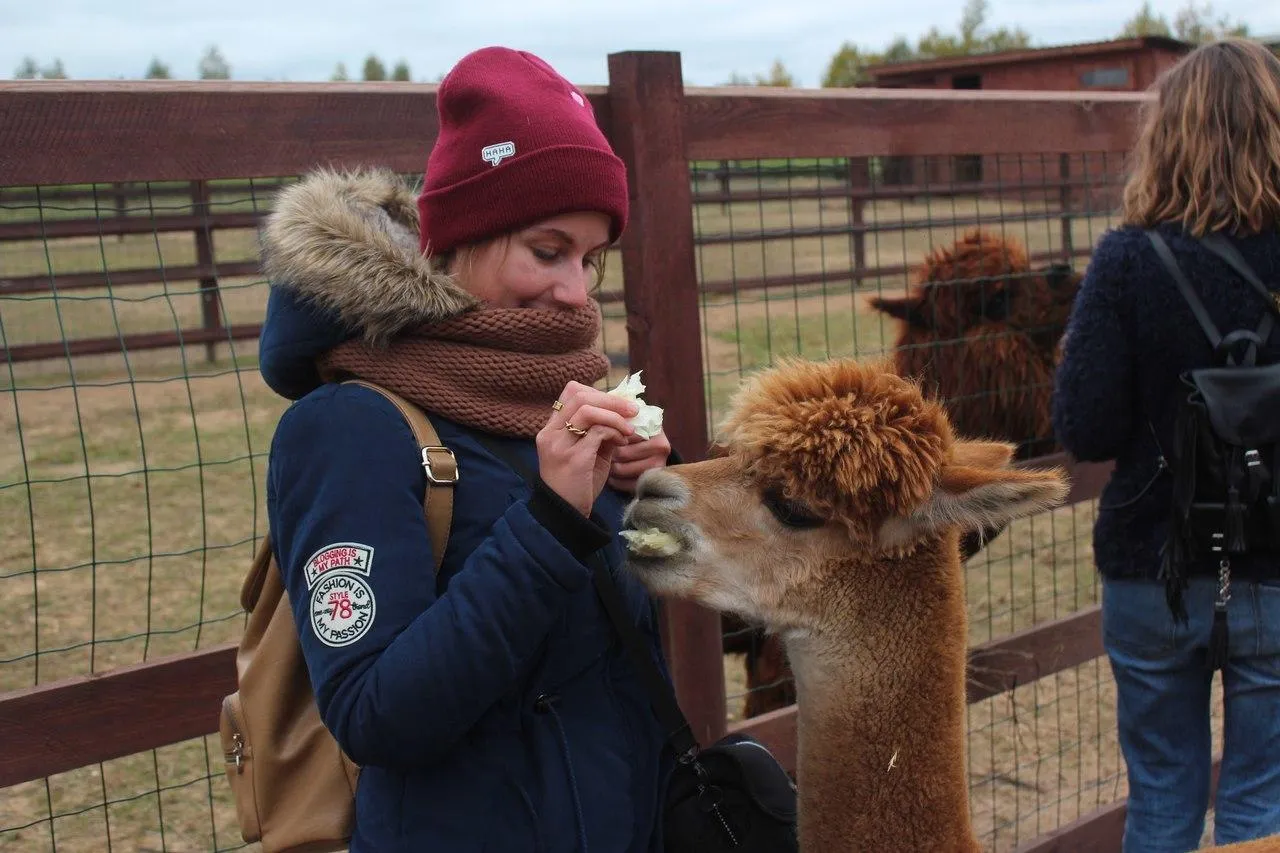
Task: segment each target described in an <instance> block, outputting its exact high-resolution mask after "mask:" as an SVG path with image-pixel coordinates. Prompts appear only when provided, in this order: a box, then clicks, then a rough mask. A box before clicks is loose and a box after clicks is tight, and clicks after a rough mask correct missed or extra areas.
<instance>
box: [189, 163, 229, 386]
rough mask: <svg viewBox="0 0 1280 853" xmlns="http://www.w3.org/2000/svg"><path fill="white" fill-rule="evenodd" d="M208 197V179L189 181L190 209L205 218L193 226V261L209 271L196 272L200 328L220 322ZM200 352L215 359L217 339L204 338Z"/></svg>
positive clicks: (211, 329) (209, 358) (218, 324)
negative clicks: (198, 285)
mask: <svg viewBox="0 0 1280 853" xmlns="http://www.w3.org/2000/svg"><path fill="white" fill-rule="evenodd" d="M209 197H210V194H209V183H208V181H192V182H191V212H192V213H194V214H195V215H196V216H199V217H202V218H203V219H204V220H205V221H203V222H201V224H199V225H197V226H196V231H195V237H196V264H198V265H199V266H200V267H201V268H203V269H207V270H209V271H210V272H209V273H207V274H204V273H202V274H201V275H200V317H201V323H202V325H203V326H204V328H205V329H207V330H209V331H213V330H214V329H217V328H218V327H219V326H221V325H222V310H221V304H220V302H219V299H218V278H217V276H215V275H214V274H213V272H212V270H213V231H212V230H210V228H209V226H208V217H209ZM204 353H205V358H206V359H207V360H208V361H210V362H212V361H216V360H217V358H218V344H217V342H216V341H213V340H210V341H207V342H206V343H205V345H204Z"/></svg>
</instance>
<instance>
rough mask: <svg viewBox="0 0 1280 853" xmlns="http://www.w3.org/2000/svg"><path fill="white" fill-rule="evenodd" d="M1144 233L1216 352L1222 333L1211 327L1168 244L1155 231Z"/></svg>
mask: <svg viewBox="0 0 1280 853" xmlns="http://www.w3.org/2000/svg"><path fill="white" fill-rule="evenodd" d="M1146 233H1147V239H1148V240H1150V241H1151V245H1152V246H1153V247H1155V250H1156V255H1158V256H1159V258H1160V262H1161V263H1162V264H1164V267H1165V269H1167V270H1168V271H1169V274H1170V275H1171V276H1173V280H1174V282H1175V283H1176V284H1177V285H1178V290H1179V291H1180V292H1181V293H1182V298H1183V299H1185V300H1186V302H1187V304H1188V305H1189V306H1191V313H1192V314H1195V315H1196V322H1198V323H1199V324H1200V328H1201V329H1203V330H1204V333H1205V336H1206V337H1208V338H1209V343H1211V344H1213V349H1214V351H1215V352H1216V351H1217V349H1218V347H1219V346H1220V345H1221V344H1222V333H1221V332H1219V331H1218V327H1217V326H1215V325H1213V320H1212V318H1210V317H1209V312H1208V311H1206V310H1205V307H1204V303H1203V302H1201V301H1200V297H1199V296H1197V295H1196V291H1195V288H1193V287H1192V286H1191V282H1189V281H1187V277H1186V275H1184V274H1183V272H1182V268H1181V267H1179V266H1178V262H1177V261H1176V260H1174V257H1173V252H1171V251H1169V244H1168V243H1166V242H1165V241H1164V238H1163V237H1161V236H1160V235H1159V234H1157V233H1156V232H1155V231H1147V232H1146Z"/></svg>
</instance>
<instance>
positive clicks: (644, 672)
mask: <svg viewBox="0 0 1280 853" xmlns="http://www.w3.org/2000/svg"><path fill="white" fill-rule="evenodd" d="M473 435H474V436H475V438H476V440H477V441H479V442H480V443H481V444H483V445H484V446H485V448H487V449H488V451H489V452H490V453H492V454H493V455H494V456H496V457H497V458H498V459H501V460H502V461H503V462H505V463H506V464H507V465H508V466H509V467H510V468H511V470H512V471H515V472H516V473H517V474H519V475H520V476H521V477H523V478H524V479H525V481H526V482H528V483H534V482H536V480H537V475H536V474H535V473H534V472H533V471H532V470H530V468H529V466H528V465H526V464H525V462H524V460H523V459H520V458H519V457H517V456H516V455H515V454H514V453H512V452H511V448H509V447H507V446H504V445H503V444H501V443H500V442H497V441H494V440H493V438H492V436H489V435H487V434H485V433H482V432H476V433H473ZM588 563H589V565H590V566H591V580H592V582H593V583H594V585H595V588H596V595H598V596H599V597H600V603H601V604H603V605H604V609H605V612H606V613H607V614H608V615H609V621H611V622H612V623H613V627H614V630H615V631H617V633H618V639H619V640H620V641H621V642H622V646H623V648H624V649H626V651H627V655H628V656H629V657H630V658H631V663H632V665H633V666H635V668H636V672H637V673H639V675H640V680H641V682H642V683H643V684H644V688H645V691H646V692H647V693H648V694H649V704H650V705H652V706H653V713H654V716H656V717H657V718H658V723H659V724H660V725H661V726H662V728H663V729H664V730H665V731H666V732H667V740H668V742H669V743H670V744H671V746H672V748H673V749H674V750H675V753H676V755H677V756H678V757H679V758H680V759H681V760H682V761H689V760H692V759H693V758H694V757H695V756H696V755H697V754H698V741H697V739H696V738H694V736H693V728H692V727H691V726H690V725H689V721H688V719H686V718H685V715H684V713H683V712H681V710H680V704H679V702H677V701H676V694H675V691H674V690H673V689H672V688H671V685H670V684H669V683H667V680H666V679H665V678H663V677H662V672H661V670H659V669H658V665H657V664H656V663H654V662H653V657H652V655H650V653H649V644H648V642H647V641H646V640H645V638H644V637H643V636H642V635H641V634H640V629H639V628H638V627H636V624H635V623H634V622H632V621H631V620H630V619H629V618H628V617H627V608H626V605H625V604H624V603H623V600H622V593H621V591H619V589H618V585H617V584H616V583H615V582H614V580H613V575H612V574H611V573H610V572H609V567H608V565H607V564H606V563H605V561H604V559H603V558H602V557H600V556H599V555H598V554H597V555H594V556H592V557H591V558H590V559H589V560H588Z"/></svg>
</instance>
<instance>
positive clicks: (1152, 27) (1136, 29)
mask: <svg viewBox="0 0 1280 853" xmlns="http://www.w3.org/2000/svg"><path fill="white" fill-rule="evenodd" d="M1172 35H1173V30H1171V29H1169V22H1168V21H1166V20H1165V18H1164V15H1160V14H1157V13H1156V11H1155V10H1154V9H1152V8H1151V0H1146V2H1145V3H1143V4H1142V8H1141V9H1139V10H1138V11H1137V13H1136V14H1135V15H1134V16H1133V17H1132V18H1130V19H1129V20H1128V21H1125V24H1124V29H1122V30H1121V31H1120V37H1121V38H1141V37H1143V36H1165V37H1169V36H1172Z"/></svg>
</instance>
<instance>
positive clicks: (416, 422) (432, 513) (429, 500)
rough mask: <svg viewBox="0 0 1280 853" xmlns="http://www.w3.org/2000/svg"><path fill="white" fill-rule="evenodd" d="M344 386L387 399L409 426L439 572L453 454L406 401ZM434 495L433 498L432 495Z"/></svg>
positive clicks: (454, 476)
mask: <svg viewBox="0 0 1280 853" xmlns="http://www.w3.org/2000/svg"><path fill="white" fill-rule="evenodd" d="M342 384H344V385H362V386H364V387H365V388H368V389H369V390H370V391H376V392H378V393H379V394H381V395H382V396H384V397H386V398H387V399H388V400H390V401H391V403H392V404H393V405H394V406H395V407H396V408H397V409H399V410H400V414H401V415H403V416H404V419H405V420H406V421H408V422H409V428H410V429H412V430H413V437H414V440H416V441H417V442H418V448H419V450H420V452H421V456H422V470H423V471H424V472H425V473H426V475H427V485H426V488H425V489H423V492H422V511H423V512H424V513H425V514H426V516H427V530H428V531H429V532H430V533H431V549H432V551H433V552H434V555H435V570H436V571H437V572H438V571H440V564H441V563H442V562H443V561H444V549H445V545H446V544H448V542H449V528H450V526H451V525H452V524H453V486H454V484H455V483H457V482H458V460H457V457H455V456H454V455H453V451H452V450H450V449H449V448H447V447H445V446H444V445H443V444H441V443H440V436H439V435H438V434H437V433H436V429H435V427H434V426H433V425H432V423H431V419H430V418H428V417H427V415H426V413H425V412H423V411H422V409H420V408H418V407H417V406H415V405H413V404H412V403H410V402H409V401H408V400H406V399H404V398H403V397H401V396H400V395H399V394H396V393H395V392H393V391H390V390H388V389H386V388H383V387H382V386H381V385H374V384H373V383H372V382H366V381H365V380H363V379H348V380H347V381H345V382H343V383H342ZM433 493H434V494H433Z"/></svg>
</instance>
